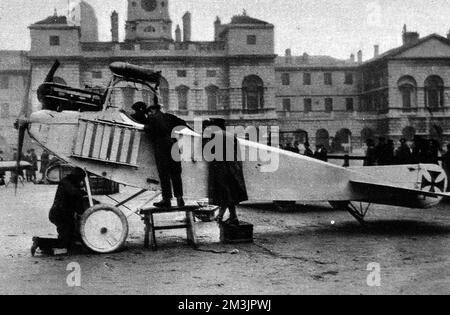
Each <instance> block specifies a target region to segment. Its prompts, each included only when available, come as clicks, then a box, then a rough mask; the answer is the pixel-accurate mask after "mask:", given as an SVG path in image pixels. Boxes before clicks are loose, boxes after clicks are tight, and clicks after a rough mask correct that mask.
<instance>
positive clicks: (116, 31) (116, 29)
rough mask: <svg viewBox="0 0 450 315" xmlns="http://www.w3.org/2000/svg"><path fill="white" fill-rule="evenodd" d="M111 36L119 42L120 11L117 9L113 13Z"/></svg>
mask: <svg viewBox="0 0 450 315" xmlns="http://www.w3.org/2000/svg"><path fill="white" fill-rule="evenodd" d="M111 37H112V41H113V42H114V43H118V42H119V13H117V12H116V11H114V12H113V13H112V14H111Z"/></svg>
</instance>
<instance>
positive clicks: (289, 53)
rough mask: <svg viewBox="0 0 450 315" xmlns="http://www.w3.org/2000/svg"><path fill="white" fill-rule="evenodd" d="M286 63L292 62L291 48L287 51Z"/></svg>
mask: <svg viewBox="0 0 450 315" xmlns="http://www.w3.org/2000/svg"><path fill="white" fill-rule="evenodd" d="M285 55H286V63H291V62H292V50H291V49H290V48H288V49H286V54H285Z"/></svg>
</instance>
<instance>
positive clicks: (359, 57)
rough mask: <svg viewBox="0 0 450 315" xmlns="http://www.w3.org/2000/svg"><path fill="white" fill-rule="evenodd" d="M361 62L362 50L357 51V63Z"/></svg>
mask: <svg viewBox="0 0 450 315" xmlns="http://www.w3.org/2000/svg"><path fill="white" fill-rule="evenodd" d="M362 62H363V52H362V50H360V51H358V63H362Z"/></svg>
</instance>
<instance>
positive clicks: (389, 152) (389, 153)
mask: <svg viewBox="0 0 450 315" xmlns="http://www.w3.org/2000/svg"><path fill="white" fill-rule="evenodd" d="M385 156H386V157H385V159H386V165H395V144H394V140H388V142H387V145H386V151H385Z"/></svg>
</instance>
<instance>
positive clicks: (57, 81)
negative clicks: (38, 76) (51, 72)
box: [53, 77, 67, 85]
mask: <svg viewBox="0 0 450 315" xmlns="http://www.w3.org/2000/svg"><path fill="white" fill-rule="evenodd" d="M53 83H56V84H60V85H67V82H66V81H65V80H64V79H63V78H61V77H53Z"/></svg>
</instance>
